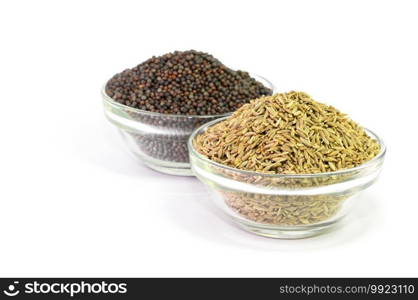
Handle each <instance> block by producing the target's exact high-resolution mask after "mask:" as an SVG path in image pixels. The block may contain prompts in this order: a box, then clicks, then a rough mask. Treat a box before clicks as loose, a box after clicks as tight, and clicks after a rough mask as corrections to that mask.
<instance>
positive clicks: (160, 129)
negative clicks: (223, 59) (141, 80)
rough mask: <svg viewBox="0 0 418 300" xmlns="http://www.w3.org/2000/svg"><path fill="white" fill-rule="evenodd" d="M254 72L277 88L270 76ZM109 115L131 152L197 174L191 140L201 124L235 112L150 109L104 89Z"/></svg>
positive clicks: (159, 166) (169, 169)
mask: <svg viewBox="0 0 418 300" xmlns="http://www.w3.org/2000/svg"><path fill="white" fill-rule="evenodd" d="M250 76H251V77H252V78H254V79H255V80H256V81H258V82H260V83H261V84H263V85H264V86H265V87H267V88H269V89H271V90H272V91H273V92H274V86H273V84H272V83H271V82H270V81H268V80H267V79H265V78H263V77H261V76H258V75H255V74H251V73H250ZM102 98H103V106H104V111H105V116H106V117H107V119H108V120H109V121H110V122H111V123H112V124H113V125H115V126H116V128H117V129H118V131H119V133H120V134H121V136H122V138H123V140H124V141H125V143H126V145H127V146H128V149H129V150H130V152H131V153H132V154H133V155H134V156H135V157H136V158H137V159H138V160H139V161H141V162H143V163H144V164H145V165H147V166H148V167H150V168H152V169H154V170H156V171H159V172H162V173H166V174H171V175H182V176H193V174H192V172H191V170H190V163H189V153H188V147H187V142H188V139H189V137H190V135H191V133H192V132H193V131H194V130H195V129H196V128H198V127H199V126H201V125H203V124H205V123H207V122H209V121H212V120H215V119H218V118H222V117H225V116H228V115H230V114H232V112H230V113H225V114H219V115H176V114H163V113H157V112H150V111H146V110H141V109H138V108H133V107H130V106H127V105H124V104H121V103H119V102H117V101H115V100H113V99H112V98H111V97H109V96H108V95H107V94H106V90H105V87H103V89H102Z"/></svg>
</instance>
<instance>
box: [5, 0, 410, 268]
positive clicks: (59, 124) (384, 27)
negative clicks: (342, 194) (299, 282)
mask: <svg viewBox="0 0 418 300" xmlns="http://www.w3.org/2000/svg"><path fill="white" fill-rule="evenodd" d="M417 13H418V7H417V5H416V1H261V0H258V1H243V0H241V1H214V0H212V1H207V2H203V1H190V2H186V1H156V0H152V1H138V0H137V1H2V2H1V4H0V31H1V34H0V99H1V108H0V132H1V135H0V137H1V139H0V154H1V155H0V177H1V178H0V179H1V180H0V213H1V215H0V239H1V242H0V275H1V276H418V260H417V252H418V242H417V229H418V196H417V188H418V181H417V175H416V174H417V169H418V165H417V148H418V147H417V146H418V145H417V129H418V126H417V121H418V111H417V108H418V106H417V103H418V99H417V82H418V78H417V77H418V59H417V55H418V44H417V40H418V33H417V30H418V17H417ZM192 48H193V49H197V50H202V51H206V52H209V53H211V54H213V55H214V56H216V57H218V58H219V59H220V60H222V61H223V62H224V63H225V64H226V65H228V66H231V67H233V68H239V69H243V70H248V71H251V72H254V73H257V74H260V75H263V76H265V77H266V78H268V79H270V80H271V81H273V82H274V83H275V85H276V86H277V88H278V90H279V91H289V90H291V89H296V90H303V91H306V92H308V93H309V94H311V95H312V96H313V97H314V98H315V99H317V100H318V101H321V102H326V103H329V104H332V105H334V106H336V107H337V108H339V109H340V110H342V111H344V112H346V113H348V114H350V115H351V116H352V118H353V119H354V120H356V121H357V122H359V123H360V124H362V125H364V126H365V127H368V128H370V129H372V130H373V131H375V132H377V133H378V134H379V135H380V136H381V137H382V138H383V139H384V140H385V142H386V144H387V146H388V153H387V157H386V162H385V166H384V170H383V173H382V175H381V178H380V180H379V181H378V182H377V183H376V184H375V185H374V186H373V187H371V188H370V189H368V190H367V191H366V192H365V193H364V195H363V197H362V198H361V201H359V203H358V205H357V206H356V208H355V209H354V211H353V212H352V214H351V216H350V217H349V220H348V222H346V225H345V226H344V227H342V228H341V229H339V230H337V231H334V232H332V233H329V234H327V235H323V236H319V237H315V238H311V239H305V240H296V241H287V240H273V239H267V238H262V237H257V236H255V235H252V234H249V233H246V232H244V231H241V230H240V229H238V228H236V227H235V226H232V225H231V224H229V223H228V222H226V221H225V220H223V219H222V218H221V217H220V216H219V215H218V213H217V211H216V210H215V209H214V208H213V206H212V203H211V202H210V199H208V197H207V195H206V190H205V188H204V187H203V186H202V184H200V182H198V181H197V179H195V178H186V177H175V176H169V175H162V174H159V173H156V172H154V171H152V170H149V169H147V168H146V167H145V166H143V165H142V164H140V163H138V162H136V161H135V160H134V159H133V158H131V157H130V156H129V155H128V153H127V151H126V149H125V148H124V145H123V143H122V141H121V140H120V138H119V136H118V134H117V132H116V130H115V129H114V128H113V127H112V126H111V125H110V124H109V123H108V122H107V121H106V120H105V118H104V116H103V110H102V104H101V98H100V93H99V91H100V89H101V87H102V85H103V84H104V83H105V81H106V80H107V79H109V78H110V77H111V76H112V75H113V74H114V73H117V72H119V71H121V70H123V69H125V68H128V67H133V66H135V65H137V64H139V63H140V62H142V61H143V60H145V59H147V58H149V57H150V56H152V55H161V54H164V53H166V52H170V51H173V50H188V49H192Z"/></svg>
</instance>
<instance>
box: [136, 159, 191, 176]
mask: <svg viewBox="0 0 418 300" xmlns="http://www.w3.org/2000/svg"><path fill="white" fill-rule="evenodd" d="M143 163H144V164H145V165H146V166H147V167H148V168H150V169H153V170H154V171H157V172H160V173H164V174H168V175H177V176H194V175H193V173H192V170H191V169H190V167H184V168H181V167H177V166H176V167H174V166H173V167H169V166H161V165H156V164H153V163H149V162H146V161H143Z"/></svg>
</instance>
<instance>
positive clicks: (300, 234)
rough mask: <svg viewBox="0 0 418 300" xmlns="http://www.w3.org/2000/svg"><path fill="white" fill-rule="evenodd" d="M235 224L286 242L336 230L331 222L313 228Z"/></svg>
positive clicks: (257, 233) (238, 222)
mask: <svg viewBox="0 0 418 300" xmlns="http://www.w3.org/2000/svg"><path fill="white" fill-rule="evenodd" d="M236 224H237V225H238V226H239V227H240V228H242V229H244V230H245V231H248V232H251V233H254V234H256V235H260V236H264V237H269V238H275V239H286V240H295V239H304V238H309V237H314V236H317V235H320V234H323V233H326V232H329V231H332V230H333V229H335V228H336V225H337V222H331V223H326V224H316V225H313V226H302V227H294V226H289V227H285V226H283V227H274V226H268V225H253V224H248V223H243V222H240V221H237V220H236Z"/></svg>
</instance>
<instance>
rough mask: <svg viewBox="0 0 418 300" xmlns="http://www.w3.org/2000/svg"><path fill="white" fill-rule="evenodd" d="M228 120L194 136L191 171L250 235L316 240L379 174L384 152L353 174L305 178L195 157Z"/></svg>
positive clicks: (375, 137) (311, 175) (309, 176)
mask: <svg viewBox="0 0 418 300" xmlns="http://www.w3.org/2000/svg"><path fill="white" fill-rule="evenodd" d="M225 119H226V118H222V119H218V120H214V121H212V122H210V123H207V124H205V125H203V126H201V127H200V128H198V129H196V131H194V132H193V134H192V135H191V137H190V139H189V143H188V147H189V153H190V163H191V166H192V171H193V173H194V174H195V175H196V177H197V178H199V180H201V181H202V182H203V183H205V184H206V185H207V186H208V187H209V190H210V191H211V194H212V198H213V200H214V201H215V203H216V204H217V206H218V207H220V208H221V209H222V210H223V211H224V212H225V213H226V214H227V215H228V216H229V217H230V218H231V219H232V220H233V221H234V222H235V223H236V224H238V225H239V226H240V227H242V228H244V229H245V230H247V231H250V232H252V233H255V234H258V235H262V236H267V237H273V238H284V239H297V238H305V237H310V236H314V235H317V234H319V233H322V232H324V231H326V230H328V229H331V228H332V227H333V226H334V225H336V224H337V223H338V222H339V221H340V220H341V219H342V218H343V217H344V216H345V215H346V214H347V212H349V210H350V207H351V206H352V204H353V202H354V201H355V199H356V198H357V197H356V196H358V194H359V193H360V192H361V191H363V190H364V189H366V188H367V187H369V186H370V185H372V184H373V183H374V182H375V181H376V179H377V178H378V175H379V173H380V171H381V168H382V164H383V160H384V157H385V152H386V148H385V146H384V144H383V142H382V140H381V139H380V138H379V137H378V136H377V135H376V134H374V133H373V132H371V131H370V130H366V133H367V134H368V135H369V136H370V137H372V138H374V139H376V140H377V141H378V143H379V144H380V146H381V151H380V153H379V154H378V155H377V156H376V157H374V158H373V159H371V160H370V161H368V162H366V163H364V164H362V165H360V166H358V167H355V168H351V169H345V170H340V171H335V172H328V173H318V174H301V175H299V174H298V175H284V174H282V175H280V174H277V175H276V174H263V173H258V172H251V171H244V170H238V169H235V168H231V167H228V166H225V165H222V164H219V163H217V162H214V161H211V160H209V159H208V158H206V157H205V156H203V155H201V154H200V153H198V152H197V151H196V149H195V148H194V146H193V141H194V138H195V137H196V136H197V135H199V134H201V133H203V132H205V131H206V129H207V128H208V127H210V126H212V125H214V124H216V123H218V122H222V121H223V120H225Z"/></svg>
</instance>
